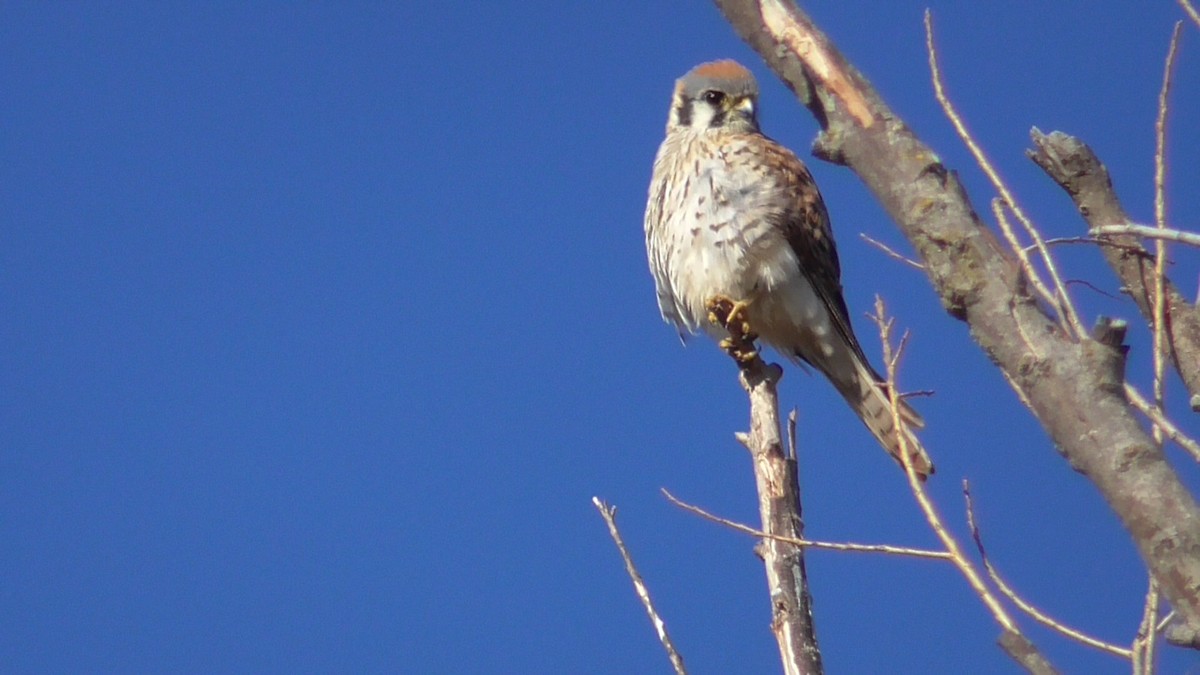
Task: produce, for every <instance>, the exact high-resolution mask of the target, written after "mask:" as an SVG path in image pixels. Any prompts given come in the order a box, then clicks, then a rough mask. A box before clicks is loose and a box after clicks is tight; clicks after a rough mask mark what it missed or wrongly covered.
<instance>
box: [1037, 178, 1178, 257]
mask: <svg viewBox="0 0 1200 675" xmlns="http://www.w3.org/2000/svg"><path fill="white" fill-rule="evenodd" d="M1157 163H1158V162H1157V159H1156V160H1155V164H1157ZM1155 183H1156V185H1155V187H1156V189H1157V181H1155ZM1157 201H1158V196H1157V194H1156V195H1155V202H1157ZM1090 233H1091V234H1093V235H1102V234H1132V235H1134V236H1137V237H1145V238H1147V239H1163V240H1166V241H1175V242H1179V243H1180V244H1187V245H1188V246H1200V233H1196V232H1187V231H1185V230H1174V229H1170V228H1167V227H1165V223H1164V227H1157V226H1153V227H1152V226H1150V225H1138V224H1136V223H1126V224H1125V225H1101V226H1100V227H1096V228H1093V229H1092V230H1090ZM1084 241H1087V239H1084ZM1047 243H1049V242H1047Z"/></svg>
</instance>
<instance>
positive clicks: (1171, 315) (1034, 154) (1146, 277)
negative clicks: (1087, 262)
mask: <svg viewBox="0 0 1200 675" xmlns="http://www.w3.org/2000/svg"><path fill="white" fill-rule="evenodd" d="M1030 136H1031V137H1032V139H1033V145H1034V149H1032V150H1028V151H1026V153H1025V154H1026V155H1027V156H1028V157H1029V158H1030V159H1031V160H1033V162H1034V163H1035V164H1037V165H1038V166H1039V167H1041V169H1042V170H1043V171H1045V172H1046V174H1047V175H1048V176H1050V178H1051V179H1053V180H1054V182H1056V183H1058V184H1059V185H1060V186H1062V188H1063V189H1064V190H1065V191H1066V192H1067V194H1068V195H1069V196H1070V197H1071V199H1072V200H1073V201H1074V202H1075V206H1076V208H1078V209H1079V213H1080V214H1081V215H1082V216H1083V218H1084V220H1086V221H1087V224H1088V231H1089V232H1090V233H1092V234H1094V235H1096V236H1097V237H1098V238H1099V239H1100V250H1101V252H1102V253H1103V254H1104V259H1105V261H1107V262H1108V265H1109V267H1111V268H1112V270H1113V272H1115V273H1116V275H1117V277H1119V278H1120V280H1121V285H1122V286H1124V288H1125V292H1126V293H1128V294H1129V296H1130V297H1131V298H1133V301H1134V302H1135V303H1137V306H1138V311H1139V312H1141V314H1142V316H1143V317H1145V318H1146V320H1147V322H1149V323H1151V324H1153V322H1154V317H1155V316H1157V312H1156V309H1155V307H1156V298H1157V297H1158V295H1157V294H1156V293H1155V288H1156V287H1157V285H1158V281H1157V279H1159V278H1160V277H1159V276H1158V275H1157V274H1156V269H1157V264H1156V258H1155V256H1154V255H1152V254H1151V253H1150V252H1149V251H1147V250H1146V249H1145V248H1144V247H1143V246H1142V244H1141V241H1140V237H1142V236H1149V235H1150V233H1151V232H1154V233H1158V234H1159V235H1163V236H1167V237H1168V238H1169V235H1167V232H1170V230H1167V231H1159V230H1158V228H1148V227H1145V226H1141V225H1133V224H1132V220H1131V219H1130V218H1129V216H1128V215H1127V214H1126V213H1125V209H1124V207H1122V206H1121V202H1120V201H1119V200H1118V199H1117V195H1116V192H1115V190H1113V185H1112V180H1111V179H1110V178H1109V174H1108V169H1107V168H1105V166H1104V164H1102V163H1101V162H1100V159H1099V158H1098V157H1096V154H1095V153H1094V152H1093V151H1092V149H1091V148H1089V147H1088V146H1087V145H1086V144H1084V143H1083V142H1082V141H1080V140H1079V139H1077V138H1074V137H1072V136H1068V135H1067V134H1064V133H1062V132H1058V131H1056V132H1053V133H1051V134H1043V133H1042V132H1041V131H1039V130H1038V129H1036V128H1035V129H1033V131H1032V132H1031V133H1030ZM1147 230H1148V231H1149V232H1147ZM1162 288H1163V294H1162V297H1163V301H1164V302H1165V303H1166V306H1165V315H1166V322H1165V324H1163V327H1164V329H1165V330H1166V342H1167V345H1168V347H1169V348H1170V356H1171V359H1172V361H1173V362H1174V365H1175V370H1176V371H1177V372H1178V373H1179V375H1180V377H1182V378H1183V382H1184V385H1186V386H1187V389H1188V392H1189V393H1190V394H1191V395H1192V396H1200V311H1198V310H1197V308H1196V306H1195V305H1193V304H1192V303H1190V302H1189V301H1188V300H1187V299H1186V298H1184V296H1183V294H1182V293H1180V292H1179V289H1178V288H1177V287H1176V286H1175V284H1173V283H1171V281H1170V279H1166V278H1163V280H1162Z"/></svg>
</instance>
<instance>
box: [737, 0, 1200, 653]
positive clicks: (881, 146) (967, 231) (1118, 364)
mask: <svg viewBox="0 0 1200 675" xmlns="http://www.w3.org/2000/svg"><path fill="white" fill-rule="evenodd" d="M715 1H716V4H717V6H718V7H719V8H720V10H721V12H722V13H723V14H724V15H725V17H726V19H727V20H728V21H729V23H730V24H732V26H733V27H734V29H735V30H736V31H737V33H738V34H739V35H740V36H741V37H742V39H744V40H745V41H746V42H747V43H749V44H750V46H751V47H753V48H754V49H755V51H757V52H758V53H759V55H760V56H761V57H762V58H763V60H764V61H765V62H766V63H767V65H768V66H769V67H770V68H771V69H772V70H773V71H774V72H775V73H776V74H777V75H779V77H780V78H782V79H783V81H784V82H785V83H786V84H787V85H788V86H789V87H790V88H791V89H792V91H793V92H795V93H796V95H797V97H798V98H799V99H800V101H801V102H802V103H804V105H805V106H806V107H808V109H809V110H810V111H811V112H812V114H813V115H814V116H815V117H816V119H817V122H818V123H819V124H820V125H821V127H822V133H821V135H820V137H819V139H818V141H817V143H816V148H815V150H816V153H817V155H818V156H820V157H822V158H824V159H827V160H829V161H832V162H835V163H838V164H844V165H846V166H848V167H850V168H851V169H852V170H853V171H854V172H855V173H856V174H858V176H859V178H860V179H862V181H863V182H864V183H865V184H866V185H867V187H868V188H869V189H870V190H871V192H872V193H873V194H874V195H875V197H876V199H878V200H879V202H880V204H881V205H882V206H883V207H884V209H885V210H886V211H887V212H888V214H889V215H890V216H891V218H892V219H893V220H894V221H895V222H896V223H897V224H898V225H899V226H900V229H901V230H902V231H903V233H904V235H905V236H906V237H907V238H908V240H909V241H910V242H911V243H912V245H913V247H914V248H915V249H916V250H917V251H918V253H919V254H920V256H921V258H922V261H923V262H924V265H925V273H926V274H927V275H928V276H929V278H930V280H931V281H932V282H933V286H934V288H935V289H936V291H937V293H938V295H939V296H940V298H941V301H942V304H943V307H944V308H945V310H946V311H947V312H948V313H949V314H950V315H951V316H953V317H955V318H957V319H959V320H961V321H964V322H966V323H967V325H968V326H969V328H970V332H971V335H972V337H973V338H974V340H975V341H976V342H977V343H978V344H979V346H980V348H981V349H983V351H984V352H985V353H986V354H987V355H988V357H989V358H991V360H992V361H993V362H994V363H995V364H996V366H997V367H998V368H1000V370H1001V371H1002V372H1003V374H1004V376H1005V378H1006V379H1007V380H1008V381H1009V382H1010V383H1011V385H1012V386H1013V387H1014V389H1016V390H1017V393H1018V395H1019V396H1020V397H1021V398H1022V400H1024V401H1027V402H1028V405H1029V407H1030V409H1031V410H1032V412H1033V413H1034V414H1035V415H1036V416H1037V418H1038V420H1039V421H1040V422H1041V424H1042V426H1043V427H1044V428H1045V429H1046V431H1047V433H1048V434H1049V435H1050V437H1051V438H1052V439H1053V441H1054V443H1055V445H1056V446H1057V448H1058V450H1059V452H1060V453H1061V454H1062V455H1063V457H1065V458H1066V459H1067V460H1068V462H1070V464H1071V466H1072V467H1073V468H1074V469H1075V470H1077V471H1079V472H1080V473H1082V474H1083V475H1085V476H1086V477H1087V478H1088V479H1090V480H1091V481H1092V483H1093V484H1094V485H1095V486H1096V488H1097V489H1098V490H1099V491H1100V492H1101V494H1102V495H1103V497H1104V498H1105V500H1106V501H1107V502H1108V504H1109V505H1110V506H1111V507H1112V509H1113V510H1114V511H1115V512H1116V513H1117V515H1118V517H1119V518H1120V520H1121V522H1122V524H1123V525H1124V526H1125V528H1126V530H1127V531H1128V532H1129V533H1130V535H1131V536H1132V537H1133V539H1134V541H1135V542H1136V544H1137V547H1138V550H1139V552H1140V553H1141V555H1142V559H1143V560H1144V561H1145V562H1146V565H1147V567H1148V568H1149V569H1150V570H1151V572H1152V573H1153V574H1154V576H1155V578H1157V579H1158V581H1159V583H1160V584H1161V587H1162V592H1163V594H1164V596H1165V597H1166V598H1167V599H1168V600H1169V601H1170V602H1171V604H1172V606H1173V607H1174V608H1175V610H1176V616H1177V619H1178V622H1177V623H1176V624H1175V625H1174V626H1173V630H1172V634H1171V635H1170V636H1169V639H1171V640H1172V642H1175V643H1177V644H1184V645H1187V646H1191V647H1194V648H1200V507H1198V506H1197V504H1196V501H1195V499H1194V498H1193V497H1192V495H1191V494H1190V493H1189V492H1188V491H1187V489H1186V488H1185V487H1184V486H1183V484H1182V483H1181V482H1180V480H1179V478H1178V476H1176V475H1175V473H1174V471H1173V470H1172V469H1171V468H1170V466H1169V465H1168V464H1167V462H1166V460H1165V458H1164V456H1163V453H1162V452H1161V451H1160V450H1159V449H1158V448H1156V447H1155V444H1154V442H1153V441H1152V439H1151V438H1150V437H1149V435H1148V434H1147V433H1146V431H1145V430H1144V429H1143V428H1142V427H1141V425H1140V424H1139V422H1138V420H1137V418H1136V416H1135V415H1134V413H1133V411H1132V410H1131V408H1130V405H1129V403H1128V401H1127V400H1126V398H1125V394H1124V366H1125V359H1124V355H1123V353H1122V351H1121V350H1120V349H1118V348H1114V347H1113V346H1110V345H1106V344H1104V343H1101V342H1097V341H1095V340H1092V339H1089V338H1087V337H1086V336H1085V337H1075V336H1073V335H1071V334H1069V333H1068V332H1066V331H1065V330H1064V329H1063V328H1062V326H1061V325H1060V324H1059V322H1058V321H1057V320H1056V319H1055V318H1054V317H1051V316H1049V315H1048V314H1047V313H1046V311H1045V310H1044V308H1043V307H1042V305H1040V304H1039V303H1038V302H1037V301H1036V300H1035V299H1034V298H1033V297H1032V295H1031V293H1030V291H1029V282H1028V279H1027V278H1026V277H1025V275H1024V274H1023V273H1022V272H1021V269H1020V266H1019V264H1018V263H1017V261H1016V260H1015V259H1014V255H1013V254H1012V253H1011V252H1010V251H1009V250H1008V249H1007V248H1006V247H1005V246H1004V245H1003V244H1001V243H1000V242H999V241H998V240H997V239H996V237H995V235H994V234H993V233H992V232H991V230H989V229H988V228H987V227H985V226H984V225H983V223H982V222H981V221H980V219H979V216H978V215H977V214H976V212H975V210H974V208H973V207H972V206H971V203H970V200H969V199H968V198H967V194H966V191H965V189H964V188H963V186H962V184H961V183H960V182H959V180H958V178H957V176H956V175H955V174H954V172H952V171H950V170H948V169H947V168H946V167H945V166H943V165H942V163H941V161H940V160H939V159H938V155H937V154H936V153H934V152H933V150H932V149H930V148H929V147H928V146H926V145H925V144H924V143H922V142H921V141H920V140H919V139H918V138H917V137H916V135H915V134H914V133H913V132H912V130H911V129H909V128H908V127H907V126H906V125H905V124H904V122H903V121H902V120H900V119H899V117H898V116H897V115H896V113H895V112H893V111H892V110H891V109H890V108H888V107H887V105H886V104H885V103H884V102H883V100H882V99H881V98H880V97H879V95H878V94H877V93H876V92H875V90H874V88H873V87H871V85H870V83H868V82H867V80H866V78H864V77H863V76H862V75H861V74H860V73H859V72H858V71H857V70H855V69H854V68H853V67H852V66H851V65H850V64H849V63H847V62H846V60H845V58H844V57H843V56H842V55H841V53H840V52H838V51H837V49H836V48H835V47H834V46H833V44H832V43H831V42H830V40H829V39H828V38H827V37H826V36H825V35H824V34H823V33H822V32H821V31H820V30H818V29H817V27H816V26H815V25H814V24H813V22H812V21H811V19H809V17H808V16H807V15H805V14H804V13H803V12H801V11H800V10H799V9H798V8H797V7H796V6H795V5H794V4H792V3H791V2H790V1H785V0H715Z"/></svg>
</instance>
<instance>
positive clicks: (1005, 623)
mask: <svg viewBox="0 0 1200 675" xmlns="http://www.w3.org/2000/svg"><path fill="white" fill-rule="evenodd" d="M874 318H875V323H876V325H878V326H879V338H880V340H881V341H882V343H883V362H884V363H885V364H887V390H888V397H889V398H890V399H891V408H892V424H894V425H895V427H896V431H897V434H896V435H897V437H898V438H899V439H900V461H901V463H902V464H904V473H905V475H907V476H908V486H909V488H910V489H911V490H912V493H913V496H914V497H916V499H917V504H918V505H919V506H920V507H921V511H922V513H924V514H925V520H927V521H928V522H929V526H930V528H932V529H933V532H934V534H936V535H937V537H938V539H940V540H941V542H942V546H944V547H946V551H947V552H948V553H949V554H950V560H951V561H952V562H953V563H954V565H955V567H957V568H958V570H959V572H961V573H962V575H963V577H965V578H966V580H967V583H968V584H969V585H970V586H971V589H972V590H974V591H975V594H976V595H978V596H979V598H980V599H981V600H983V604H984V605H986V606H987V608H988V609H989V610H990V611H991V613H992V616H993V617H995V619H996V623H999V624H1000V626H1001V627H1002V628H1003V629H1004V630H1005V631H1006V632H1012V633H1020V632H1021V631H1020V630H1019V629H1018V628H1017V623H1016V622H1015V621H1013V619H1012V617H1011V616H1009V615H1008V612H1007V611H1005V610H1004V606H1003V605H1002V604H1000V601H999V600H997V599H996V596H995V595H993V594H992V592H991V591H990V590H989V589H988V587H987V584H985V583H984V582H983V579H982V578H981V577H980V576H979V573H978V572H977V571H976V570H975V566H974V565H972V564H971V561H969V560H967V557H966V556H965V555H963V552H962V547H960V546H959V545H958V541H957V540H955V539H954V536H953V535H951V534H950V532H949V531H947V530H946V526H945V525H944V524H943V523H942V518H941V516H940V515H938V512H937V507H935V506H934V505H933V502H932V501H931V500H930V499H929V496H928V495H927V494H925V486H924V485H923V484H922V483H921V479H920V478H918V477H917V472H916V471H914V470H913V465H912V458H911V456H910V454H909V451H908V439H907V438H906V434H905V433H903V429H904V418H903V416H901V415H900V399H898V398H896V394H895V392H896V363H897V361H898V360H899V358H900V352H899V351H898V350H897V351H896V352H895V353H893V351H892V320H891V319H888V318H887V316H886V315H885V314H884V306H883V299H882V298H881V297H879V296H878V295H877V296H875V317H874Z"/></svg>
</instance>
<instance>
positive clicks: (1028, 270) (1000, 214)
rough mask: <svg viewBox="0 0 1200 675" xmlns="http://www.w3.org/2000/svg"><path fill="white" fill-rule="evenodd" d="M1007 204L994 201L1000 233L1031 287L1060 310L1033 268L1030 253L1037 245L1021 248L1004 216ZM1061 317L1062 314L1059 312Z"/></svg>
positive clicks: (993, 205) (1057, 301) (993, 206)
mask: <svg viewBox="0 0 1200 675" xmlns="http://www.w3.org/2000/svg"><path fill="white" fill-rule="evenodd" d="M1004 207H1005V203H1004V200H1003V199H1000V198H999V197H996V198H995V199H993V200H992V215H994V216H996V224H997V225H999V226H1000V232H1001V233H1002V234H1003V235H1004V239H1005V240H1006V241H1007V242H1008V245H1009V247H1011V248H1012V250H1013V251H1014V252H1015V253H1016V254H1017V259H1018V260H1020V261H1021V268H1022V269H1024V270H1025V276H1026V277H1027V278H1028V279H1029V285H1030V286H1033V289H1034V290H1035V291H1037V292H1038V295H1040V296H1042V299H1044V300H1045V301H1046V302H1048V303H1050V306H1051V307H1054V308H1055V309H1056V310H1059V307H1058V305H1059V304H1060V302H1059V300H1058V299H1057V298H1055V297H1054V294H1053V293H1051V292H1050V289H1049V288H1046V284H1045V282H1043V281H1042V276H1041V275H1040V274H1038V273H1037V271H1036V270H1034V268H1033V262H1032V261H1031V260H1030V259H1029V253H1028V251H1029V250H1030V249H1036V248H1037V247H1038V245H1037V244H1036V243H1034V244H1030V245H1029V246H1021V242H1020V240H1018V239H1017V233H1016V232H1015V231H1013V227H1012V223H1009V222H1008V216H1006V215H1004ZM1059 314H1060V316H1061V314H1062V312H1061V311H1059Z"/></svg>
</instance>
